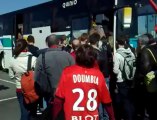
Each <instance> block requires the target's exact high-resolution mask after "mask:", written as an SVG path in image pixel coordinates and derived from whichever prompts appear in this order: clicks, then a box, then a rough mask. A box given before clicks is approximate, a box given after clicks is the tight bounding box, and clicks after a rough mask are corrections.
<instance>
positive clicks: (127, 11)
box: [123, 7, 132, 28]
mask: <svg viewBox="0 0 157 120" xmlns="http://www.w3.org/2000/svg"><path fill="white" fill-rule="evenodd" d="M131 20H132V8H131V7H125V8H123V27H124V28H129V27H130V25H131Z"/></svg>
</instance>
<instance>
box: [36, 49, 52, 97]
mask: <svg viewBox="0 0 157 120" xmlns="http://www.w3.org/2000/svg"><path fill="white" fill-rule="evenodd" d="M42 65H43V67H42V69H40V70H39V74H38V75H39V76H38V79H37V80H36V81H35V89H36V92H37V93H38V94H39V95H40V96H43V97H44V96H49V95H52V93H53V92H52V91H53V90H52V87H51V82H50V79H49V76H48V74H47V72H46V64H45V52H43V53H42Z"/></svg>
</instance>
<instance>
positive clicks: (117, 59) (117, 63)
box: [113, 48, 134, 82]
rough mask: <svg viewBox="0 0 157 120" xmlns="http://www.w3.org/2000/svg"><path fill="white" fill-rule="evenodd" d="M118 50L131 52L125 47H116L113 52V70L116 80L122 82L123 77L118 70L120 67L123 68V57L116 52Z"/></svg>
mask: <svg viewBox="0 0 157 120" xmlns="http://www.w3.org/2000/svg"><path fill="white" fill-rule="evenodd" d="M118 51H121V52H123V51H125V52H128V53H132V51H131V49H130V48H128V49H125V48H118V49H117V52H116V53H115V55H114V56H113V72H114V73H115V74H116V75H117V82H123V81H124V80H123V78H122V72H121V71H120V68H123V66H124V57H123V56H122V55H120V54H119V53H118ZM132 55H133V56H134V54H133V53H132Z"/></svg>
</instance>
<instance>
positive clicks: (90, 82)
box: [55, 65, 111, 120]
mask: <svg viewBox="0 0 157 120" xmlns="http://www.w3.org/2000/svg"><path fill="white" fill-rule="evenodd" d="M55 95H56V96H58V97H60V98H62V99H64V100H65V102H64V112H65V118H66V120H99V117H98V106H99V103H100V102H101V103H111V98H110V94H109V91H108V89H107V86H106V83H105V80H104V77H103V75H102V73H101V72H100V71H99V70H98V69H97V68H83V67H80V66H78V65H73V66H70V67H67V68H65V69H64V71H63V73H62V76H61V79H60V83H59V85H58V88H57V90H56V93H55Z"/></svg>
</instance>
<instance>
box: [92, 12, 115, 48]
mask: <svg viewBox="0 0 157 120" xmlns="http://www.w3.org/2000/svg"><path fill="white" fill-rule="evenodd" d="M93 21H94V24H95V25H96V26H99V27H101V28H102V30H103V31H104V35H105V37H106V38H107V39H108V40H109V43H110V45H111V47H113V46H114V45H113V12H112V11H111V12H105V13H100V14H95V15H93Z"/></svg>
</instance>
